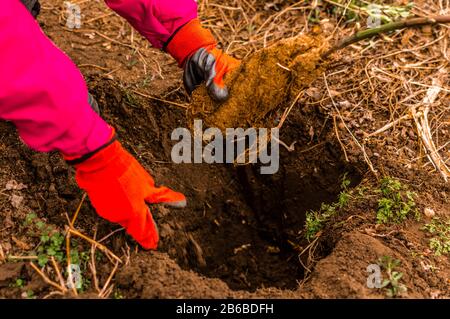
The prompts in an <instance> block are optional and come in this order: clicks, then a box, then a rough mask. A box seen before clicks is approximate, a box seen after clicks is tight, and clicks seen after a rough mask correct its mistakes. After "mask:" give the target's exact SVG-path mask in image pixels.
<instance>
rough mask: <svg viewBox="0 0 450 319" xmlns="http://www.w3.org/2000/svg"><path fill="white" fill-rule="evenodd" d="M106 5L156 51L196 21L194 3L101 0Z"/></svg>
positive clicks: (148, 0) (195, 4)
mask: <svg viewBox="0 0 450 319" xmlns="http://www.w3.org/2000/svg"><path fill="white" fill-rule="evenodd" d="M105 2H106V4H107V5H108V6H109V7H110V8H111V9H113V10H114V11H116V12H117V13H118V14H119V15H121V16H122V17H124V18H125V19H126V20H128V22H129V23H130V24H131V25H132V26H133V27H134V28H135V29H136V30H137V31H139V33H141V34H142V35H143V36H144V37H146V38H147V39H148V40H149V41H150V43H151V44H152V45H153V46H154V47H156V48H158V49H160V48H162V47H163V46H164V44H165V43H166V42H167V41H168V40H169V39H170V37H171V36H172V35H173V34H174V32H175V31H177V30H178V28H180V27H181V26H183V25H184V24H186V23H188V22H189V21H191V20H193V19H195V18H197V3H196V1H194V0H105Z"/></svg>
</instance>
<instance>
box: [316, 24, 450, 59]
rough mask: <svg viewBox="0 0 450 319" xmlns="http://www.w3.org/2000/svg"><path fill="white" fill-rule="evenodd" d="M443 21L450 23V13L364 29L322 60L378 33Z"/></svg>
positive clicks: (342, 42) (326, 53) (329, 51)
mask: <svg viewBox="0 0 450 319" xmlns="http://www.w3.org/2000/svg"><path fill="white" fill-rule="evenodd" d="M442 23H450V15H440V16H431V17H425V18H409V19H404V20H401V21H397V22H392V23H386V24H383V25H381V26H379V27H376V28H371V29H367V30H362V31H358V32H356V33H355V34H354V35H352V36H349V37H347V38H344V39H343V40H341V41H339V42H338V43H337V44H336V45H334V46H333V47H332V48H331V49H329V50H328V51H326V52H325V53H323V54H322V57H321V58H322V60H326V59H327V58H328V57H329V56H330V55H331V54H333V53H334V52H336V51H339V50H341V49H344V48H345V47H347V46H349V45H351V44H354V43H356V42H359V41H362V40H365V39H369V38H372V37H374V36H376V35H378V34H381V33H386V32H390V31H394V30H398V29H404V28H413V27H419V26H424V25H435V24H442Z"/></svg>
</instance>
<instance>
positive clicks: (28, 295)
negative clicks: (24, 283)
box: [26, 289, 36, 299]
mask: <svg viewBox="0 0 450 319" xmlns="http://www.w3.org/2000/svg"><path fill="white" fill-rule="evenodd" d="M26 296H27V299H36V296H35V295H34V291H33V290H31V289H29V290H27V292H26Z"/></svg>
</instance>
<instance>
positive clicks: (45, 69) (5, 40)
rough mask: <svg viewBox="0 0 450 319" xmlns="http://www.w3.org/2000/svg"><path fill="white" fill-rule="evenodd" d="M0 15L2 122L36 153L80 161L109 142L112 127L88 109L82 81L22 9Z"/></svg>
mask: <svg viewBox="0 0 450 319" xmlns="http://www.w3.org/2000/svg"><path fill="white" fill-rule="evenodd" d="M2 8H3V9H2V10H0V30H1V31H0V118H1V119H4V120H9V121H11V122H13V123H14V124H15V126H16V127H17V129H18V131H19V134H20V136H21V138H22V139H23V140H24V141H25V143H26V144H28V145H29V146H30V147H31V148H33V149H35V150H38V151H44V152H46V151H55V150H56V151H60V152H61V153H63V154H65V155H68V156H81V155H83V154H86V153H88V152H91V151H94V150H96V149H97V148H99V147H100V146H102V145H103V144H105V143H106V142H107V140H108V139H109V138H110V135H111V127H109V125H108V124H106V123H105V121H103V120H102V119H101V118H100V117H99V116H98V115H97V114H96V113H95V112H94V111H93V110H92V109H91V107H90V105H89V103H88V92H87V88H86V84H85V82H84V80H83V77H82V75H81V73H80V72H79V70H78V69H77V68H76V66H75V65H74V64H73V63H72V61H71V60H70V59H69V58H68V57H67V56H66V55H65V54H64V53H63V52H62V51H60V50H59V49H58V48H57V47H56V46H55V45H54V44H53V43H52V42H51V41H50V40H49V39H48V38H47V37H46V36H45V35H44V33H43V32H42V31H41V29H40V28H39V25H38V24H37V22H36V21H35V20H34V19H33V17H32V16H31V15H30V13H29V12H28V11H27V10H26V8H25V6H24V5H22V4H21V3H20V1H17V0H3V1H2Z"/></svg>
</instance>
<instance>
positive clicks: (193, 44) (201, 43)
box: [166, 19, 240, 102]
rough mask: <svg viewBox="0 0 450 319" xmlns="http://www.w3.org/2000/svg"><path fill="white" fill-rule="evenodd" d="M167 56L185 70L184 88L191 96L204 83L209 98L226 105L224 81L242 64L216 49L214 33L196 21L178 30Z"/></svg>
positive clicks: (226, 96) (169, 45) (171, 40)
mask: <svg viewBox="0 0 450 319" xmlns="http://www.w3.org/2000/svg"><path fill="white" fill-rule="evenodd" d="M166 50H167V52H168V53H169V54H170V55H171V56H173V57H174V58H175V60H177V62H178V65H179V66H180V67H182V68H184V76H183V81H184V86H185V87H186V90H187V91H188V93H189V94H192V92H193V91H194V90H195V88H196V87H198V86H199V85H200V84H201V83H202V82H205V84H206V87H207V88H208V92H209V94H210V96H211V97H212V98H213V99H214V100H216V101H218V102H223V101H226V100H227V99H228V96H229V92H228V89H227V87H226V86H225V83H224V77H225V76H226V75H227V74H228V73H229V72H231V71H233V70H234V69H236V68H238V67H239V65H240V61H239V60H236V59H235V58H233V57H231V56H229V55H227V54H226V53H224V52H223V51H222V50H220V49H218V48H217V42H216V40H215V39H214V37H213V35H212V33H211V32H210V31H209V30H207V29H204V28H203V27H202V26H201V24H200V21H199V20H198V19H194V20H192V21H190V22H189V23H187V24H186V25H184V26H183V27H182V28H181V29H180V30H178V31H177V32H176V33H175V34H174V35H173V36H172V38H171V39H170V40H169V41H168V44H167V45H166Z"/></svg>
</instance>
